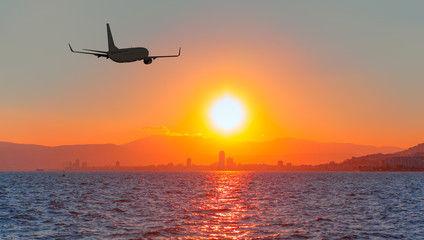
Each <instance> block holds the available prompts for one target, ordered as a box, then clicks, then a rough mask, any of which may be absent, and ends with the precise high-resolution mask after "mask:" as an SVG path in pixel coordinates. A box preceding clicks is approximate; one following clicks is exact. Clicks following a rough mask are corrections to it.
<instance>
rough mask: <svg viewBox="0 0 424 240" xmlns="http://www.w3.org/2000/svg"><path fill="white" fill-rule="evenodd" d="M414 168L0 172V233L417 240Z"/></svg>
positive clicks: (420, 232) (422, 200) (423, 228)
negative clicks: (281, 170) (317, 170)
mask: <svg viewBox="0 0 424 240" xmlns="http://www.w3.org/2000/svg"><path fill="white" fill-rule="evenodd" d="M423 238H424V173H420V172H231V171H216V172H66V173H65V176H63V172H0V239H423Z"/></svg>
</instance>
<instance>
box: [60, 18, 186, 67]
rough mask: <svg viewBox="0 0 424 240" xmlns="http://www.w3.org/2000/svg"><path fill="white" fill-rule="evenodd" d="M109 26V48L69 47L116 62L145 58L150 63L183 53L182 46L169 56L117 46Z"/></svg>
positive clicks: (136, 48)
mask: <svg viewBox="0 0 424 240" xmlns="http://www.w3.org/2000/svg"><path fill="white" fill-rule="evenodd" d="M106 27H107V41H108V45H109V50H108V51H107V52H105V51H99V50H91V49H83V50H86V51H90V52H82V51H74V50H73V49H72V47H71V44H70V43H68V45H69V48H70V49H71V51H72V52H73V53H83V54H91V55H94V56H97V57H98V58H99V57H105V58H106V59H109V58H110V59H111V60H112V61H114V62H118V63H125V62H135V61H140V60H143V62H144V64H150V63H152V62H153V60H154V59H156V58H167V57H179V56H180V54H181V48H180V50H179V51H178V54H177V55H167V56H149V50H147V49H146V48H143V47H135V48H117V47H116V46H115V43H114V42H113V38H112V32H111V31H110V27H109V23H107V24H106Z"/></svg>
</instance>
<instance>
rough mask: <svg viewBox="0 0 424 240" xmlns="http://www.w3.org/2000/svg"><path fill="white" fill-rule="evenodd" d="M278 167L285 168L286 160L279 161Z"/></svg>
mask: <svg viewBox="0 0 424 240" xmlns="http://www.w3.org/2000/svg"><path fill="white" fill-rule="evenodd" d="M278 167H279V168H283V167H284V162H283V161H281V160H280V161H278Z"/></svg>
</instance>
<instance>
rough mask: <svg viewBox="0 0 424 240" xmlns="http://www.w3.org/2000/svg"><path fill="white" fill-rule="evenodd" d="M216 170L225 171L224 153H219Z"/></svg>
mask: <svg viewBox="0 0 424 240" xmlns="http://www.w3.org/2000/svg"><path fill="white" fill-rule="evenodd" d="M218 169H219V170H224V169H225V152H224V151H220V152H219V163H218Z"/></svg>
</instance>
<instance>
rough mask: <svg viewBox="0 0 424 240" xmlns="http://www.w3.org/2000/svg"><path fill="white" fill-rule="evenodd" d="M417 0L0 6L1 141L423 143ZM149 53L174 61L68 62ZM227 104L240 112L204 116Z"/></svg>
mask: <svg viewBox="0 0 424 240" xmlns="http://www.w3.org/2000/svg"><path fill="white" fill-rule="evenodd" d="M423 8H424V2H423V1H391V0H384V1H383V0H380V1H361V0H358V1H343V0H337V1H336V0H334V1H125V3H122V2H120V1H104V0H102V1H100V0H99V1H95V0H93V1H56V0H55V1H19V0H14V1H7V0H6V1H1V2H0V36H1V37H0V53H1V54H0V141H8V142H16V143H32V144H42V145H49V146H56V145H63V144H87V143H115V144H123V143H127V142H130V141H133V140H136V139H138V138H141V137H144V136H148V135H152V134H168V135H193V136H203V137H211V138H223V139H231V140H237V141H265V140H270V139H274V138H283V137H289V138H300V139H309V140H314V141H321V142H349V143H357V144H369V145H377V146H382V145H391V146H398V147H410V146H412V145H416V144H418V143H421V142H424V125H423V122H424V111H423V110H422V109H423V108H422V103H423V102H424V94H422V90H423V89H424V79H423V71H424V66H423V63H424V47H423V46H424V45H423V44H422V43H423V42H424V32H423V31H422V29H424V15H423V14H422V9H423ZM106 23H109V24H110V26H111V29H112V34H113V37H114V40H115V44H116V45H117V46H118V47H139V46H142V47H146V48H148V49H149V51H150V54H154V55H167V54H176V53H177V52H178V48H179V47H181V48H182V51H181V57H180V58H170V59H157V60H155V61H153V63H152V64H150V65H144V64H143V63H142V62H134V63H124V64H123V63H115V62H112V61H110V60H106V59H104V58H100V59H97V58H96V57H94V56H89V55H82V54H81V55H79V54H73V53H71V52H70V51H69V48H68V46H67V44H68V43H71V44H72V46H73V48H74V49H82V48H90V49H98V50H107V39H106ZM223 96H231V97H232V98H234V99H236V100H237V101H238V102H239V103H240V105H242V106H243V109H244V111H245V119H244V121H243V125H242V126H240V127H239V128H238V129H237V130H236V131H234V132H232V133H231V134H228V133H223V132H222V131H220V130H219V129H216V126H214V124H213V123H212V122H211V119H210V111H211V109H212V108H213V105H214V103H216V102H217V101H219V99H222V98H223Z"/></svg>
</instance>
